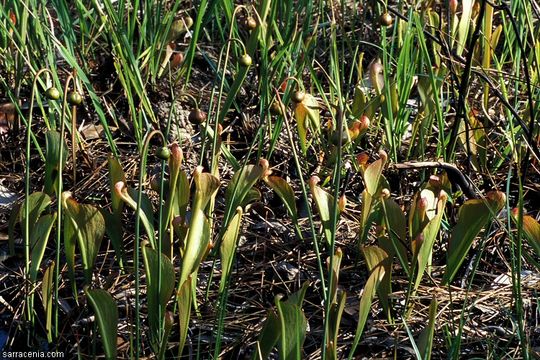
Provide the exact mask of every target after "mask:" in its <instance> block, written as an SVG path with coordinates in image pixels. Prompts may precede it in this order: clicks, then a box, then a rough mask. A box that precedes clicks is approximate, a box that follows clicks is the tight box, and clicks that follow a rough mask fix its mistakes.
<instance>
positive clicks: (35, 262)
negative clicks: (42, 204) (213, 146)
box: [29, 213, 56, 282]
mask: <svg viewBox="0 0 540 360" xmlns="http://www.w3.org/2000/svg"><path fill="white" fill-rule="evenodd" d="M55 220H56V213H54V214H52V215H44V216H42V217H41V218H40V219H39V220H38V222H37V223H36V225H35V226H34V228H33V229H32V232H31V234H30V246H31V250H30V260H31V263H30V274H29V275H30V280H31V281H32V282H33V281H36V280H37V272H38V270H39V266H40V265H41V260H43V255H44V254H45V249H46V247H47V241H48V240H49V235H50V234H51V230H52V228H53V225H54V221H55Z"/></svg>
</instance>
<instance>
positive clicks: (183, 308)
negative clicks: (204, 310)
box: [177, 276, 193, 355]
mask: <svg viewBox="0 0 540 360" xmlns="http://www.w3.org/2000/svg"><path fill="white" fill-rule="evenodd" d="M192 284H193V281H192V278H191V276H188V278H187V279H186V281H184V283H183V284H182V286H180V290H179V291H178V294H177V302H178V317H179V319H180V323H179V331H180V340H179V346H178V349H179V350H178V351H179V355H180V354H181V353H182V350H183V349H184V345H185V343H186V339H187V334H188V330H189V318H190V314H191V300H192V296H191V294H192Z"/></svg>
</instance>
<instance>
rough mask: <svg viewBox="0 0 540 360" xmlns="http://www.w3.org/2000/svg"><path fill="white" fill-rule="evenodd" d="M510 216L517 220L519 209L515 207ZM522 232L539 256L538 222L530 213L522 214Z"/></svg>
mask: <svg viewBox="0 0 540 360" xmlns="http://www.w3.org/2000/svg"><path fill="white" fill-rule="evenodd" d="M512 217H513V218H514V220H515V221H516V222H517V219H518V217H519V209H517V208H516V209H514V210H513V211H512ZM523 232H524V233H525V237H526V238H527V240H528V241H529V245H531V247H532V248H533V250H534V251H535V252H536V255H537V256H540V224H539V223H538V221H536V220H535V218H533V217H532V216H530V215H523Z"/></svg>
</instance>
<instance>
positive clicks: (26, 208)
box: [24, 69, 52, 326]
mask: <svg viewBox="0 0 540 360" xmlns="http://www.w3.org/2000/svg"><path fill="white" fill-rule="evenodd" d="M45 72H46V73H49V74H50V75H51V76H52V72H51V71H50V70H48V69H41V70H39V71H38V72H37V73H36V75H35V76H34V81H33V83H32V96H31V97H30V110H29V111H30V113H29V114H28V124H27V126H26V169H25V176H24V258H25V268H24V273H25V274H24V275H25V282H24V288H25V294H26V299H27V300H26V311H27V314H26V315H27V318H28V319H29V320H30V322H31V323H32V326H33V325H34V315H33V308H32V307H33V304H32V303H33V301H30V290H29V286H30V283H29V282H30V279H29V278H28V276H29V271H30V219H29V217H30V208H29V206H30V205H29V197H30V142H31V141H30V138H31V135H32V119H33V113H34V97H35V93H36V88H37V81H38V79H39V76H40V75H41V74H43V73H45Z"/></svg>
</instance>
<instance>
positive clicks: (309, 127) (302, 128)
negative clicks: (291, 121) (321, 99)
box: [294, 94, 321, 155]
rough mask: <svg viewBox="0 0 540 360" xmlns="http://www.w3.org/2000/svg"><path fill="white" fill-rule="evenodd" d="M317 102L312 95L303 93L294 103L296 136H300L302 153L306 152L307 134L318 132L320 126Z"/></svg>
mask: <svg viewBox="0 0 540 360" xmlns="http://www.w3.org/2000/svg"><path fill="white" fill-rule="evenodd" d="M319 108H320V106H319V103H318V101H317V99H315V97H314V96H313V95H310V94H305V96H304V99H303V100H302V101H301V102H299V103H298V104H296V107H295V109H294V113H295V117H296V123H297V127H298V137H299V138H300V148H301V149H302V152H303V153H304V155H305V154H306V152H307V148H308V141H307V134H308V132H311V133H312V135H315V134H318V133H319V131H320V128H321V122H320V115H319Z"/></svg>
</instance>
